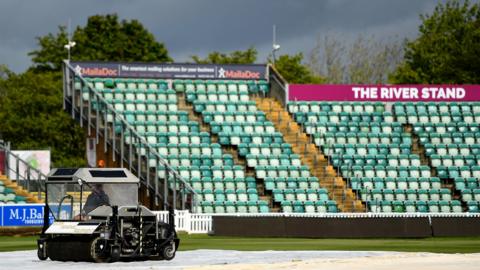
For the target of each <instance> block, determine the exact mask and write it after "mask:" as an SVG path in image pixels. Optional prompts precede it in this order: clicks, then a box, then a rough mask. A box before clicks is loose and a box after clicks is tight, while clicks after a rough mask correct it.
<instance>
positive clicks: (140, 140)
mask: <svg viewBox="0 0 480 270" xmlns="http://www.w3.org/2000/svg"><path fill="white" fill-rule="evenodd" d="M64 65H65V67H66V68H67V69H68V71H70V72H73V75H74V76H73V77H76V78H78V79H79V80H80V81H81V83H83V85H84V86H86V87H87V89H88V91H89V102H90V101H91V100H92V99H91V97H94V98H95V99H96V101H97V102H99V103H100V104H101V105H102V106H103V107H104V108H105V109H106V110H107V111H106V112H105V114H107V113H108V114H111V115H113V121H112V125H113V131H112V133H113V136H114V138H113V142H112V143H113V147H115V145H114V144H115V127H116V126H117V125H118V124H117V123H120V124H119V125H121V126H123V127H125V130H126V131H128V134H129V135H130V144H129V145H130V146H131V145H132V143H133V141H135V142H136V143H137V144H139V145H141V147H139V148H138V149H137V150H138V153H139V155H138V156H140V153H141V150H142V148H144V149H146V150H147V151H146V153H145V156H146V157H147V168H150V166H149V164H148V162H149V161H148V160H149V157H150V155H153V157H154V158H155V159H156V161H157V163H160V164H157V166H156V169H155V172H156V180H157V181H155V193H156V194H155V195H156V196H159V192H158V179H159V177H158V165H161V166H163V167H164V169H165V170H166V171H168V173H166V174H165V183H166V182H167V181H168V180H167V179H168V178H169V177H168V174H173V176H174V181H173V182H174V183H173V184H174V189H173V193H174V197H175V196H176V180H177V179H178V180H180V182H181V183H180V184H181V185H183V186H184V188H185V189H186V190H187V191H188V192H189V193H191V194H193V200H192V211H195V206H196V201H195V200H196V199H195V197H196V195H197V193H196V192H195V190H194V189H193V188H192V187H191V186H190V184H188V182H186V181H185V179H184V178H183V177H182V176H181V175H180V174H179V173H178V172H177V171H176V170H174V169H173V168H172V167H171V166H170V165H169V164H168V162H167V161H166V160H165V159H164V158H162V156H161V155H160V154H159V153H158V152H157V150H156V149H155V148H153V147H152V146H151V145H150V144H149V143H148V142H147V140H146V139H145V138H144V137H143V136H140V135H139V134H138V132H137V131H136V130H135V129H134V128H133V127H132V126H131V125H130V124H129V123H128V121H127V120H126V119H125V118H124V117H123V115H122V114H121V113H119V112H117V111H116V110H115V108H114V107H113V105H111V104H110V103H108V102H107V101H106V100H105V99H104V98H103V97H102V95H100V93H98V91H97V90H96V89H95V88H93V87H91V86H90V85H89V83H88V82H87V81H86V80H85V78H83V77H82V76H81V74H78V73H77V72H76V71H75V69H74V68H73V67H72V66H71V65H70V63H69V62H68V60H64ZM65 75H66V74H65ZM67 79H68V78H67ZM67 85H68V86H70V85H69V84H67ZM65 90H66V89H64V94H66V93H65ZM81 91H82V89H80V101H81V102H83V101H84V99H83V96H82V92H81ZM91 93H93V96H91V95H90V94H91ZM71 95H72V96H71V97H72V116H73V117H74V112H73V110H74V109H73V107H74V106H75V104H74V99H75V97H74V95H75V93H74V92H73V91H72V92H71ZM65 98H66V97H64V102H65ZM100 104H99V105H100ZM64 107H65V104H64ZM82 108H83V104H81V105H80V114H81V117H80V118H81V119H80V124H81V125H83V118H82V117H83V116H82V113H83V109H82ZM90 110H91V104H89V111H90ZM99 111H100V110H99V109H98V111H97V114H100V112H99ZM88 121H89V122H90V118H88ZM98 121H99V120H98V117H97V123H98ZM106 122H107V119H105V123H106ZM97 128H98V126H97ZM88 130H90V126H89V127H88ZM105 132H107V131H106V125H105ZM124 133H125V131H124V130H123V129H122V134H121V141H122V145H121V147H122V148H121V149H123V144H124V143H126V140H125V137H124ZM96 135H97V136H98V133H97V134H96ZM106 137H107V136H106V134H105V144H106V143H107V142H106ZM127 144H128V143H127ZM112 152H113V154H112V155H113V159H114V160H115V157H114V156H115V151H112ZM121 159H122V160H121V161H123V156H122V157H121ZM129 163H131V161H129ZM138 163H139V165H138V167H140V160H139V161H138ZM121 166H122V167H123V162H121ZM137 173H138V174H139V178H140V179H142V178H141V176H140V170H137ZM145 182H147V183H146V185H147V187H149V172H147V179H146V180H145ZM166 189H167V187H166V186H165V191H164V196H163V199H164V207H166V204H168V201H167V198H166V193H167V190H166ZM173 207H174V208H175V200H174V201H173Z"/></svg>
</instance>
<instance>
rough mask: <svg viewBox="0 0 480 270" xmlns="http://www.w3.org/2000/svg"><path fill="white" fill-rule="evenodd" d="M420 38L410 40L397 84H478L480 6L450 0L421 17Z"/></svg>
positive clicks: (397, 72)
mask: <svg viewBox="0 0 480 270" xmlns="http://www.w3.org/2000/svg"><path fill="white" fill-rule="evenodd" d="M421 19H422V24H421V25H420V27H419V31H420V35H419V37H418V38H417V39H416V40H413V41H409V42H408V43H407V45H406V48H405V61H404V63H403V64H402V65H401V66H399V67H398V69H397V70H396V71H395V73H394V74H393V75H392V77H391V78H392V80H393V81H394V82H396V83H479V82H480V61H479V60H480V46H479V44H480V4H479V3H478V2H477V3H475V4H470V2H469V1H458V0H449V1H447V2H446V3H445V4H442V3H441V2H440V3H439V4H438V5H437V6H436V8H435V10H434V12H433V13H432V14H431V15H422V16H421Z"/></svg>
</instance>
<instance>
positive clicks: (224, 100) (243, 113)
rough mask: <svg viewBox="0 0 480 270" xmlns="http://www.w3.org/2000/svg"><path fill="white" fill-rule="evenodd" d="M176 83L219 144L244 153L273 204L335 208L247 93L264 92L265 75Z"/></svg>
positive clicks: (286, 208) (287, 207)
mask: <svg viewBox="0 0 480 270" xmlns="http://www.w3.org/2000/svg"><path fill="white" fill-rule="evenodd" d="M182 84H183V85H182ZM175 89H176V90H177V91H178V90H179V89H184V90H185V93H186V97H187V101H189V102H190V103H191V104H192V105H193V109H194V111H195V112H196V113H200V114H202V117H203V120H204V122H206V123H208V124H209V125H210V127H211V131H212V134H214V135H215V136H217V137H218V141H219V143H220V144H221V145H222V146H224V147H226V148H230V149H235V150H236V151H238V156H240V157H242V158H244V159H246V164H247V167H249V168H252V169H253V170H254V175H255V177H256V179H258V180H259V182H260V183H261V184H262V185H263V186H264V189H265V193H266V194H271V195H272V196H273V206H274V207H276V206H280V207H281V210H282V211H283V212H296V213H303V212H307V213H308V212H337V205H336V202H335V201H332V200H330V199H329V196H328V193H327V191H326V190H325V189H323V188H321V187H320V185H319V179H318V178H316V177H314V176H313V175H311V170H310V168H309V167H308V166H306V165H305V164H303V162H302V161H301V159H300V158H299V156H298V155H295V154H294V153H293V150H292V148H291V146H290V145H289V144H288V143H286V142H285V141H284V139H283V134H282V133H280V132H278V131H277V130H276V129H275V127H274V124H273V123H272V122H269V121H268V120H267V119H266V114H265V112H263V111H262V110H260V109H259V108H258V107H257V103H256V102H255V101H253V100H251V98H250V96H253V95H257V94H258V93H262V94H265V93H267V92H268V90H269V89H268V85H267V83H266V82H265V81H257V82H255V83H252V82H249V83H247V82H246V81H207V82H205V81H195V82H192V81H184V82H179V81H177V82H175Z"/></svg>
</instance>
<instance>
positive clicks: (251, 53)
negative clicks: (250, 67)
mask: <svg viewBox="0 0 480 270" xmlns="http://www.w3.org/2000/svg"><path fill="white" fill-rule="evenodd" d="M191 58H192V60H193V61H194V62H195V63H197V64H252V63H254V62H255V61H256V60H257V50H256V49H255V48H253V47H250V48H248V49H247V50H245V51H233V52H230V53H220V52H212V53H209V54H208V55H207V57H206V58H204V59H202V58H200V57H199V56H197V55H193V56H191Z"/></svg>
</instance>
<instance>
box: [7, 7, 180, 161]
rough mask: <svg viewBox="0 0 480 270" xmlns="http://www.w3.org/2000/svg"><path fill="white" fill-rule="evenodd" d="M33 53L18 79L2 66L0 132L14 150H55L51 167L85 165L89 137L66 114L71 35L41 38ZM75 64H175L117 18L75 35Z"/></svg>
mask: <svg viewBox="0 0 480 270" xmlns="http://www.w3.org/2000/svg"><path fill="white" fill-rule="evenodd" d="M37 40H38V45H39V48H38V49H37V50H35V51H33V52H31V53H30V55H31V56H32V61H33V63H34V66H33V67H32V68H31V69H30V70H29V71H27V72H25V73H24V74H20V75H15V74H13V73H12V72H10V71H8V70H7V69H5V68H3V67H0V103H1V104H2V110H0V131H1V132H2V136H3V139H4V140H6V141H11V142H12V144H13V147H14V149H47V148H50V149H51V151H52V161H53V166H58V167H60V166H73V167H78V166H84V165H85V164H86V161H85V137H86V136H85V132H84V131H83V130H82V129H81V128H80V127H79V125H78V124H77V123H76V122H75V121H74V120H72V119H71V117H70V116H69V115H68V114H67V113H65V112H64V111H63V109H62V104H63V93H62V74H61V72H60V70H61V67H62V61H63V59H66V58H67V50H66V49H65V48H64V45H65V44H66V43H67V40H68V34H67V31H66V28H65V27H63V26H60V27H59V29H58V33H56V34H52V33H50V34H48V35H46V36H43V37H38V38H37ZM73 40H74V41H75V42H76V46H75V47H73V49H72V51H71V59H72V60H96V61H126V62H131V61H139V62H140V61H141V62H151V61H155V62H166V61H171V58H170V57H169V56H168V52H167V49H166V48H165V47H164V45H163V44H162V43H159V42H157V41H156V40H155V38H154V36H153V35H152V34H151V33H150V32H148V31H147V30H146V29H145V28H144V27H143V26H142V24H140V22H138V21H137V20H131V21H126V20H123V21H119V19H118V17H117V15H96V16H92V17H89V18H88V22H87V24H86V25H85V26H84V27H77V29H76V30H75V32H74V33H73Z"/></svg>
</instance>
